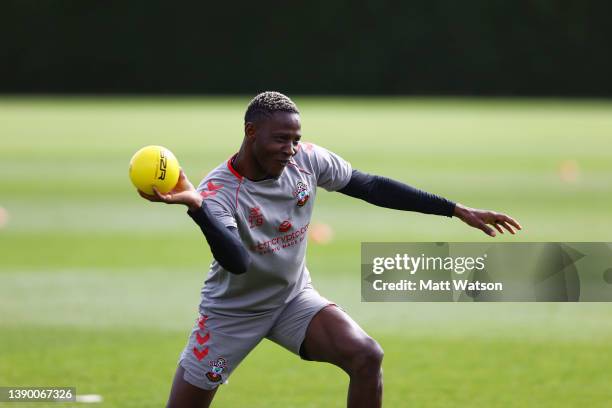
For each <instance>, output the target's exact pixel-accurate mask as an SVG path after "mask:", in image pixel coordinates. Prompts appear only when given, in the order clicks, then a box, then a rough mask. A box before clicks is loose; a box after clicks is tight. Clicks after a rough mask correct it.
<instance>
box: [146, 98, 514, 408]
mask: <svg viewBox="0 0 612 408" xmlns="http://www.w3.org/2000/svg"><path fill="white" fill-rule="evenodd" d="M244 133H245V135H244V140H243V142H242V146H241V147H240V150H239V151H238V153H237V154H236V155H234V156H233V157H232V158H230V159H229V160H228V161H227V162H226V163H222V164H221V165H220V166H218V167H217V168H216V169H214V170H213V171H212V172H211V173H209V174H208V175H207V176H206V177H205V178H204V180H203V181H202V182H201V183H200V185H199V187H198V189H197V190H196V189H194V187H193V185H191V183H190V182H189V181H188V180H187V178H186V177H185V175H184V174H183V173H182V172H181V176H180V180H179V183H178V184H177V186H176V188H175V189H174V190H173V191H172V192H170V193H168V194H160V193H159V192H158V191H155V195H154V196H150V195H146V194H144V193H142V192H140V194H141V195H142V196H143V197H144V198H146V199H148V200H151V201H160V202H165V203H170V204H176V203H178V204H184V205H186V206H188V208H189V210H188V214H189V215H190V216H191V217H192V218H193V219H194V221H195V222H196V223H197V224H198V225H199V226H200V228H201V230H202V232H203V233H204V235H205V237H206V240H207V241H208V244H209V246H210V248H211V251H212V254H213V256H214V260H213V262H212V264H211V267H210V271H209V273H208V277H207V279H206V282H205V284H204V287H203V289H202V301H201V304H200V318H199V319H198V321H197V323H196V325H195V326H194V329H193V331H192V333H191V336H190V338H189V342H188V344H187V347H186V348H185V350H184V351H183V353H182V355H181V357H180V360H179V365H178V368H177V371H176V375H175V378H174V382H173V385H172V390H171V393H170V398H169V401H168V406H169V407H183V408H184V407H208V406H209V405H210V403H211V401H212V399H213V397H214V395H215V392H216V391H217V389H218V385H219V384H221V383H223V382H225V381H226V380H227V378H228V377H229V376H230V375H231V373H232V371H233V370H234V369H235V368H236V367H237V366H238V364H240V362H241V361H242V359H244V357H246V355H247V354H248V353H249V352H250V351H251V350H252V349H253V348H254V347H255V346H256V345H257V344H258V343H259V342H260V341H261V340H262V339H263V338H268V339H270V340H272V341H274V342H276V343H278V344H280V345H281V346H283V347H284V348H286V349H288V350H289V351H291V352H293V353H295V354H297V355H299V356H301V357H302V358H303V359H306V360H313V361H322V362H328V363H332V364H335V365H337V366H338V367H340V368H342V369H343V370H344V371H345V372H346V373H347V374H348V375H349V377H350V383H349V389H348V406H349V407H380V406H381V404H382V371H381V363H382V358H383V351H382V349H381V347H380V346H379V345H378V343H376V341H374V340H373V339H372V338H371V337H370V336H368V335H367V334H366V333H365V332H364V331H363V330H362V329H361V328H360V327H359V326H358V325H357V323H355V322H354V321H353V320H352V319H351V318H350V317H349V316H348V314H347V313H346V312H344V311H343V310H342V309H340V308H339V307H338V306H336V305H335V304H333V303H332V302H330V301H329V300H327V299H325V298H323V297H322V296H321V295H319V293H318V292H317V291H316V290H315V289H314V288H313V287H312V285H311V282H310V275H309V272H308V270H307V269H306V265H305V254H306V242H307V239H306V234H307V231H308V226H309V223H310V217H311V214H312V209H313V205H314V201H315V196H316V187H323V188H324V189H326V190H328V191H338V192H340V193H343V194H347V195H350V196H352V197H356V198H360V199H363V200H366V201H368V202H370V203H372V204H375V205H378V206H381V207H387V208H394V209H398V210H408V211H419V212H423V213H429V214H437V215H444V216H448V217H452V216H456V217H458V218H460V219H461V220H462V221H464V222H466V223H467V224H468V225H471V226H473V227H475V228H479V229H481V230H482V231H484V232H485V233H486V234H488V235H490V236H495V230H494V229H493V228H495V229H496V230H497V231H498V232H500V233H503V230H504V229H506V230H507V231H509V232H510V233H512V234H514V229H513V227H514V228H516V229H520V228H521V227H520V225H519V224H518V223H517V222H516V221H515V220H513V219H512V218H510V217H508V216H507V215H504V214H500V213H496V212H492V211H484V210H477V209H472V208H467V207H464V206H463V205H461V204H456V203H453V202H451V201H448V200H446V199H444V198H441V197H438V196H435V195H432V194H429V193H426V192H423V191H420V190H417V189H415V188H412V187H410V186H407V185H405V184H402V183H399V182H397V181H393V180H390V179H387V178H383V177H378V176H372V175H368V174H364V173H362V172H360V171H358V170H354V169H352V168H351V165H350V164H349V163H348V162H346V161H345V160H343V159H342V158H340V157H339V156H337V155H335V154H334V153H331V152H329V151H327V150H325V149H323V148H321V147H319V146H315V145H312V144H309V143H302V142H301V141H300V139H301V126H300V115H299V111H298V109H297V107H296V106H295V104H294V103H293V102H292V101H291V100H290V99H289V98H288V97H286V96H285V95H282V94H280V93H278V92H264V93H261V94H259V95H257V96H256V97H255V98H254V99H253V100H252V101H251V103H250V104H249V106H248V108H247V111H246V114H245V124H244ZM491 226H492V227H493V228H492V227H491Z"/></svg>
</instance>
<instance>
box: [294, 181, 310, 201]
mask: <svg viewBox="0 0 612 408" xmlns="http://www.w3.org/2000/svg"><path fill="white" fill-rule="evenodd" d="M293 196H294V197H295V198H297V206H298V207H303V206H304V204H306V202H307V201H308V199H309V198H310V191H309V190H308V185H306V183H304V182H303V181H298V183H297V186H296V187H295V190H294V191H293Z"/></svg>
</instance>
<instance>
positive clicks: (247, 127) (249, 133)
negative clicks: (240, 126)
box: [244, 122, 257, 143]
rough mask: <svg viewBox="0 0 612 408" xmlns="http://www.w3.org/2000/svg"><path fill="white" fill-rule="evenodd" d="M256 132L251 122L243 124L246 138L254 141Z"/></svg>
mask: <svg viewBox="0 0 612 408" xmlns="http://www.w3.org/2000/svg"><path fill="white" fill-rule="evenodd" d="M256 133H257V129H256V127H255V124H254V123H253V122H247V123H245V124H244V137H245V138H246V140H248V141H249V142H251V143H252V142H254V141H255V135H256Z"/></svg>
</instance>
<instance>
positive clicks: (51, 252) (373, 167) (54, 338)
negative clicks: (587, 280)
mask: <svg viewBox="0 0 612 408" xmlns="http://www.w3.org/2000/svg"><path fill="white" fill-rule="evenodd" d="M296 102H297V103H298V106H300V108H301V111H302V122H303V123H302V125H303V134H304V140H308V141H312V142H315V143H318V144H321V145H323V146H326V147H328V148H329V149H331V150H333V151H335V152H337V153H339V154H340V155H342V156H343V157H345V158H346V159H348V160H349V161H351V163H352V164H353V167H354V168H358V169H360V170H363V171H368V172H371V173H376V174H383V175H387V176H391V177H393V178H396V179H400V180H403V181H405V182H408V183H410V184H412V185H415V186H417V187H421V188H423V189H426V190H428V191H431V192H435V193H439V194H441V195H444V196H446V197H448V198H450V199H453V200H455V201H459V202H462V203H464V204H467V205H471V206H475V207H482V208H491V209H496V210H499V211H503V212H507V213H508V214H510V215H512V216H513V217H515V218H516V219H518V220H519V221H520V222H521V223H522V224H523V226H524V227H525V229H524V231H522V232H521V233H520V234H519V235H518V236H516V237H511V236H507V235H504V236H501V237H498V238H497V239H498V240H521V241H612V211H610V203H611V202H612V103H611V102H601V101H580V102H576V101H552V100H551V101H530V100H512V101H507V100H485V99H483V100H478V99H477V100H461V99H457V100H454V99H444V100H436V99H315V98H296ZM247 103H248V98H247V97H244V98H234V99H231V98H209V99H101V100H96V99H77V98H68V99H11V98H4V99H0V152H1V153H2V160H1V161H0V206H1V207H3V208H4V209H5V210H6V213H7V214H8V221H7V222H6V224H5V225H4V226H3V227H2V228H1V229H0V386H9V385H10V386H75V387H77V390H78V393H81V394H100V395H102V396H103V398H104V402H103V403H102V404H99V405H100V406H104V407H157V406H162V405H163V404H164V403H165V401H166V398H167V395H168V391H169V387H170V382H171V378H172V375H173V373H174V370H175V364H176V361H177V358H178V355H179V353H180V351H181V350H182V348H183V347H184V345H185V342H186V339H187V336H188V334H189V330H190V328H191V325H192V323H193V321H194V319H195V317H196V311H197V305H198V303H199V291H200V287H201V285H202V282H203V280H204V278H205V275H206V272H207V267H208V264H209V262H210V260H211V256H210V253H209V251H208V248H207V245H206V243H205V241H204V239H203V237H202V236H201V233H200V231H199V230H198V229H197V227H196V226H195V225H193V224H192V222H191V220H190V219H189V218H188V217H187V216H186V215H185V210H184V209H183V208H178V207H168V206H163V205H156V204H152V203H148V202H146V201H144V200H142V199H141V198H140V197H139V196H138V195H137V194H136V193H135V191H134V190H133V188H132V187H131V184H130V182H129V180H128V176H127V165H128V161H129V159H130V157H131V155H132V153H133V152H135V151H136V150H137V149H138V148H140V147H141V146H143V145H147V144H161V145H165V146H167V147H169V148H170V149H171V150H172V151H173V152H174V153H175V154H176V155H177V157H178V158H179V160H180V161H181V164H182V166H183V168H184V169H185V171H186V172H187V174H188V176H189V177H190V178H191V179H192V181H194V182H197V181H199V179H200V178H201V177H202V176H204V175H205V174H206V173H207V172H208V171H209V170H210V169H212V168H213V167H214V166H216V165H217V164H218V163H219V162H221V161H223V160H225V159H226V158H227V157H229V156H230V155H231V154H232V153H234V152H235V151H236V150H237V148H238V146H239V144H240V142H241V139H242V136H241V135H242V115H243V110H244V108H245V106H246V104H247ZM313 221H314V222H320V223H326V224H329V225H330V226H331V228H332V229H333V231H334V238H333V240H332V242H330V243H329V244H327V245H320V244H319V245H317V244H314V243H311V244H310V246H309V255H308V264H309V268H310V270H311V273H312V275H313V280H314V283H315V286H316V287H317V288H318V289H319V290H320V292H321V293H322V294H323V295H324V296H326V297H328V298H331V299H333V300H335V301H337V302H338V303H339V304H341V305H342V306H343V307H344V308H345V309H346V310H347V311H348V312H349V313H350V314H351V315H352V316H353V318H354V319H355V320H356V321H357V322H359V323H360V324H361V325H362V327H363V328H364V329H365V330H366V331H368V332H369V333H370V334H371V335H372V336H373V337H375V338H376V339H377V340H378V341H379V343H380V344H381V345H382V346H383V348H384V349H385V361H384V373H385V396H384V402H385V406H387V407H414V406H418V407H453V406H479V407H573V406H589V407H604V406H609V404H610V401H612V389H611V388H610V383H611V382H612V374H611V373H610V367H612V353H610V350H611V346H610V345H611V344H612V304H604V303H602V304H597V303H595V304H552V303H542V304H528V303H523V304H521V303H516V304H512V303H497V304H496V303H489V304H467V303H465V304H450V303H449V304H443V303H389V304H383V303H361V302H360V289H359V284H360V269H359V262H360V252H359V251H360V242H361V241H461V240H465V241H485V240H487V239H489V238H487V237H486V236H485V235H484V234H482V233H481V232H479V231H477V230H473V229H470V228H468V227H467V226H465V225H464V224H462V223H461V222H460V221H458V220H456V219H450V220H449V219H443V218H442V217H433V216H425V215H420V214H414V213H400V212H394V211H390V210H385V209H380V208H376V207H373V206H369V205H367V204H365V203H362V202H359V201H357V200H354V199H351V198H349V197H346V196H342V195H340V194H334V193H321V194H320V195H319V197H318V204H317V209H316V210H315V214H314V219H313ZM347 384H348V379H347V378H346V376H345V375H344V374H343V373H342V372H341V371H340V370H339V369H337V368H335V367H333V366H330V365H324V364H318V363H305V362H302V361H300V360H299V359H298V358H297V357H295V356H293V355H291V354H289V353H288V352H285V351H284V350H282V349H281V348H279V347H278V346H276V345H275V344H273V343H271V342H268V341H264V342H263V343H262V344H261V345H260V346H259V347H258V348H257V349H256V350H255V351H254V352H253V353H252V354H251V355H250V356H249V357H248V358H247V359H246V360H245V362H244V363H243V364H242V365H241V366H240V367H239V368H238V369H237V370H236V371H235V373H234V374H233V376H232V377H231V379H230V384H229V385H227V386H223V387H222V388H221V390H220V392H219V393H218V394H217V397H216V400H215V404H213V405H215V406H219V407H282V408H286V407H342V406H344V405H345V398H346V395H345V393H346V386H347ZM1 405H2V403H0V406H1ZM5 405H8V404H5ZM14 405H15V406H19V407H25V406H28V404H14ZM58 405H61V404H50V405H49V406H58ZM73 405H82V404H73ZM30 406H36V407H41V406H45V405H44V404H30ZM62 406H70V404H65V405H62Z"/></svg>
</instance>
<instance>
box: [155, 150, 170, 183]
mask: <svg viewBox="0 0 612 408" xmlns="http://www.w3.org/2000/svg"><path fill="white" fill-rule="evenodd" d="M167 164H168V163H167V158H166V155H165V154H164V151H163V150H162V151H160V152H159V177H158V178H157V179H158V180H165V179H166V165H167Z"/></svg>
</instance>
